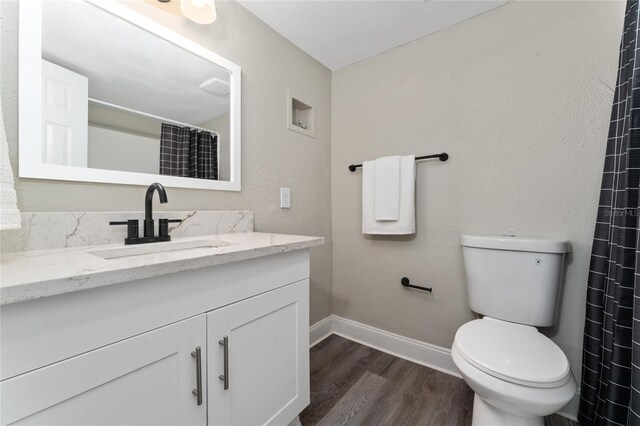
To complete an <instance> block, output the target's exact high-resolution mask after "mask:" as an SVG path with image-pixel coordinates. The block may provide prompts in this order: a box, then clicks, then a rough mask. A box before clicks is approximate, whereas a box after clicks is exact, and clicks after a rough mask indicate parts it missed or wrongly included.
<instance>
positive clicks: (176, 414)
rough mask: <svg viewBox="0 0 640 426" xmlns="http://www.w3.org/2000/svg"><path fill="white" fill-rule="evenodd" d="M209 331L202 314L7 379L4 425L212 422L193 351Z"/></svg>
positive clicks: (1, 387)
mask: <svg viewBox="0 0 640 426" xmlns="http://www.w3.org/2000/svg"><path fill="white" fill-rule="evenodd" d="M206 325H207V324H206V316H205V315H199V316H197V317H194V318H190V319H187V320H184V321H180V322H178V323H176V324H172V325H169V326H166V327H162V328H160V329H158V330H154V331H150V332H148V333H144V334H141V335H139V336H135V337H131V338H129V339H126V340H123V341H122V342H118V343H114V344H112V345H109V346H106V347H104V348H100V349H96V350H94V351H91V352H88V353H86V354H82V355H78V356H76V357H73V358H71V359H68V360H65V361H61V362H58V363H56V364H53V365H50V366H48V367H44V368H41V369H38V370H35V371H33V372H30V373H26V374H23V375H20V376H18V377H15V378H12V379H9V380H6V381H4V382H2V384H0V391H1V392H2V414H1V416H2V424H3V425H9V424H20V425H97V424H100V425H116V424H123V425H124V424H128V425H151V424H155V425H179V424H194V425H195V424H205V423H206V418H207V410H206V405H204V404H202V405H200V406H198V405H197V404H196V403H194V401H195V399H196V397H195V396H194V395H193V394H192V392H191V391H192V388H193V387H194V386H195V384H196V381H195V379H196V373H195V371H196V360H195V358H193V357H192V356H191V352H192V351H193V350H194V349H195V348H196V347H201V348H206Z"/></svg>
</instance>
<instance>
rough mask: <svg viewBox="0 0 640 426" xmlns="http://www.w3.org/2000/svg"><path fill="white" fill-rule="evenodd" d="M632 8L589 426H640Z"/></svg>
mask: <svg viewBox="0 0 640 426" xmlns="http://www.w3.org/2000/svg"><path fill="white" fill-rule="evenodd" d="M638 34H639V32H638V1H637V0H635V1H629V2H628V3H627V10H626V15H625V23H624V33H623V36H622V42H621V45H620V57H619V70H618V82H617V85H616V90H615V97H614V103H613V110H612V113H611V123H610V127H609V137H608V140H607V148H606V157H605V164H604V173H603V178H602V188H601V192H600V202H599V206H598V214H597V219H596V228H595V235H594V240H593V247H592V251H591V265H590V268H589V278H588V288H587V304H586V320H585V327H584V347H583V356H582V389H581V395H580V409H579V413H578V420H579V421H580V423H581V424H584V425H603V424H607V425H609V424H611V425H613V424H616V425H618V424H621V425H626V424H632V425H640V303H639V302H640V280H639V278H638V274H639V273H640V251H639V243H638V238H639V237H640V232H638V231H639V229H638V207H639V206H638V193H639V185H640V62H638V63H637V61H636V57H637V59H640V55H638V54H637V52H636V49H637V48H638V47H640V45H639V44H638Z"/></svg>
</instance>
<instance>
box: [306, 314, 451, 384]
mask: <svg viewBox="0 0 640 426" xmlns="http://www.w3.org/2000/svg"><path fill="white" fill-rule="evenodd" d="M331 334H337V335H338V336H342V337H344V338H346V339H349V340H353V341H354V342H358V343H362V344H363V345H366V346H369V347H371V348H374V349H378V350H380V351H382V352H386V353H388V354H391V355H394V356H397V357H398V358H402V359H406V360H408V361H411V362H415V363H416V364H421V365H424V366H426V367H429V368H433V369H434V370H438V371H442V372H443V373H447V374H451V375H452V376H456V377H461V376H460V373H458V369H457V368H456V366H455V364H454V363H453V359H452V358H451V351H450V350H449V349H447V348H442V347H440V346H436V345H431V344H429V343H425V342H421V341H419V340H415V339H410V338H408V337H404V336H401V335H399V334H395V333H391V332H389V331H385V330H382V329H379V328H376V327H371V326H369V325H366V324H362V323H360V322H357V321H353V320H349V319H346V318H342V317H339V316H337V315H330V316H328V317H326V318H325V319H323V320H321V321H318V322H317V323H315V324H313V325H312V326H311V328H310V329H309V342H313V343H312V344H311V346H314V345H315V344H317V343H319V342H320V341H322V340H324V339H325V338H326V337H328V336H330V335H331Z"/></svg>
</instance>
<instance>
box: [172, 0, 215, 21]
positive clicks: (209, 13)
mask: <svg viewBox="0 0 640 426" xmlns="http://www.w3.org/2000/svg"><path fill="white" fill-rule="evenodd" d="M180 10H181V11H182V14H183V15H184V16H185V17H187V19H189V20H191V21H193V22H196V23H198V24H203V25H207V24H211V23H212V22H213V21H215V20H216V18H217V17H218V14H217V13H216V3H215V0H181V1H180Z"/></svg>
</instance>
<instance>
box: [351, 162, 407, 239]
mask: <svg viewBox="0 0 640 426" xmlns="http://www.w3.org/2000/svg"><path fill="white" fill-rule="evenodd" d="M415 161H416V160H415V156H414V155H407V156H402V157H401V158H400V209H399V210H400V211H399V216H398V220H396V221H380V220H376V218H375V213H374V208H375V201H374V194H375V162H374V161H365V162H364V163H363V164H362V233H363V234H379V235H405V234H415V232H416V209H415V188H416V163H415Z"/></svg>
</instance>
